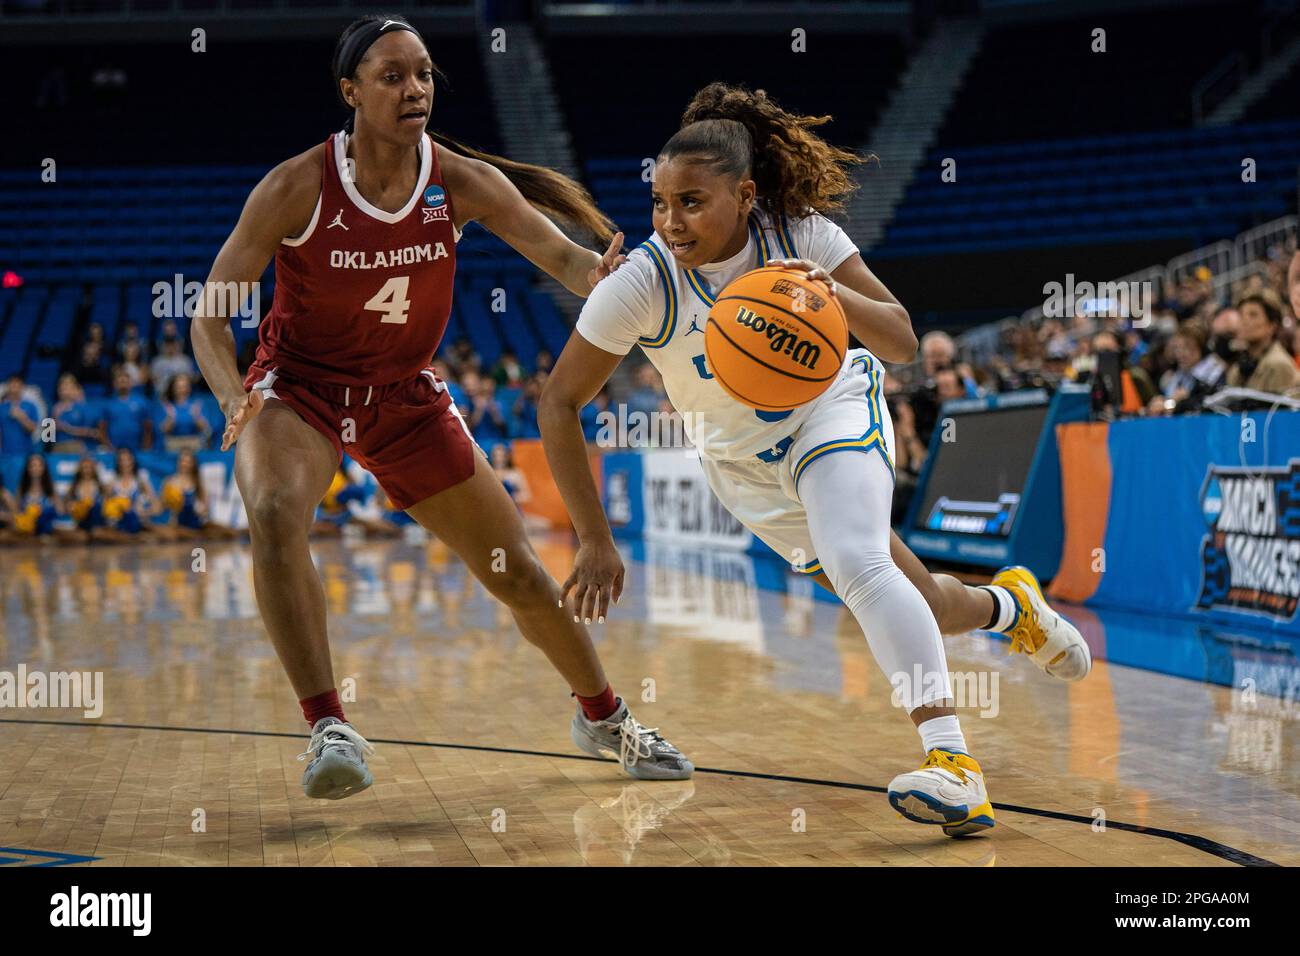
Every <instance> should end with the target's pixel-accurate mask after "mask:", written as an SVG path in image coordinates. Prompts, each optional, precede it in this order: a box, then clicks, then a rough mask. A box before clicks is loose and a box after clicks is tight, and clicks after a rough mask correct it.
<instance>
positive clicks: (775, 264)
mask: <svg viewBox="0 0 1300 956" xmlns="http://www.w3.org/2000/svg"><path fill="white" fill-rule="evenodd" d="M767 265H768V268H769V269H773V268H775V269H790V270H791V271H793V272H806V273H808V278H809V279H816V280H818V281H819V282H825V283H826V285H827V287H828V288H829V289H830V292H831V295H834V294H835V280H834V279H832V278H831V274H830V273H829V272H827V271H826V270H825V269H823V268H822V267H821V266H819V265H818V264H817V263H815V262H812V261H810V260H808V259H771V260H769V261H768V263H767Z"/></svg>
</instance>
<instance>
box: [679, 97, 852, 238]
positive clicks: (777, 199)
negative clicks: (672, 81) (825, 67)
mask: <svg viewBox="0 0 1300 956" xmlns="http://www.w3.org/2000/svg"><path fill="white" fill-rule="evenodd" d="M830 120H831V117H830V116H802V115H799V114H797V113H788V112H786V111H785V110H783V109H782V108H781V107H780V106H779V105H777V103H776V101H775V100H773V99H772V98H771V97H769V96H768V95H767V92H766V91H765V90H753V91H751V90H750V89H748V88H747V87H745V86H743V85H732V84H728V83H721V82H718V83H710V84H709V85H708V86H706V87H704V88H703V89H702V90H700V91H699V92H698V93H696V94H695V96H694V97H693V98H692V99H691V102H690V105H688V106H687V107H686V111H685V112H684V113H683V114H682V127H681V129H679V130H678V131H677V132H676V133H675V134H674V135H673V137H672V139H670V140H668V142H667V143H665V144H664V148H663V149H662V150H661V151H660V153H659V158H660V159H671V158H673V157H674V156H679V155H680V156H686V155H689V156H692V157H698V158H699V161H701V162H705V163H708V164H709V165H711V166H712V167H713V168H714V169H715V170H716V171H717V172H719V173H728V174H730V175H733V176H740V177H744V176H748V178H751V179H753V180H754V184H755V186H756V187H757V190H756V191H757V193H758V198H757V200H756V201H757V202H758V203H759V204H760V205H761V206H763V207H764V208H765V209H766V210H767V211H768V212H769V213H773V214H779V213H785V214H786V215H789V216H804V215H807V213H808V210H809V209H810V208H811V209H813V210H816V211H817V212H819V213H828V212H832V211H835V210H839V209H843V208H844V200H845V199H847V198H848V197H849V196H851V195H852V194H853V192H854V191H855V190H856V189H857V188H858V185H857V183H855V182H854V181H853V178H852V176H850V175H849V167H850V166H855V165H859V164H862V163H866V162H868V161H870V159H872V158H874V157H862V156H859V155H857V154H856V153H853V152H851V151H849V150H846V149H840V148H839V147H837V146H832V145H831V144H830V143H828V142H826V140H824V139H822V138H821V137H820V136H818V135H817V134H816V133H814V132H812V129H813V127H815V126H821V125H823V124H825V123H828V122H830Z"/></svg>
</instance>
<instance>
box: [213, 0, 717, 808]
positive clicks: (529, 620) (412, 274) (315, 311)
mask: <svg viewBox="0 0 1300 956" xmlns="http://www.w3.org/2000/svg"><path fill="white" fill-rule="evenodd" d="M434 69H435V68H434V64H433V61H432V60H431V59H430V57H429V53H428V50H427V49H426V47H425V44H424V41H423V40H422V39H421V37H420V35H419V33H418V32H416V30H415V28H414V27H412V26H411V25H410V24H408V23H407V22H406V21H404V20H402V19H400V18H395V17H373V16H372V17H366V18H363V19H361V20H358V21H356V22H355V23H353V24H351V25H350V26H349V27H348V28H347V29H346V30H345V31H344V32H343V34H342V36H341V37H340V39H339V43H338V46H337V48H336V50H335V54H334V76H335V79H336V89H337V91H338V93H339V95H340V96H341V98H342V99H343V100H344V102H345V104H346V105H347V107H348V108H349V109H351V110H352V111H353V112H352V118H351V119H350V120H349V121H348V124H347V126H346V127H345V129H344V130H343V131H342V132H340V133H335V134H334V135H332V136H330V138H329V139H328V140H326V142H325V143H324V144H322V145H319V146H316V147H314V148H312V149H310V150H308V151H307V152H305V153H301V154H299V155H298V156H295V157H294V158H292V159H290V160H287V161H286V162H283V163H281V164H280V165H279V166H277V167H275V168H274V169H273V170H271V172H269V173H268V174H267V175H266V177H265V178H264V179H263V180H262V181H261V182H260V183H259V184H258V185H257V186H256V187H255V188H254V190H253V192H252V194H251V195H250V196H249V199H248V202H247V204H246V205H245V207H244V211H243V214H242V215H241V216H240V219H239V222H238V223H237V224H236V226H235V229H234V231H233V232H232V233H231V235H230V237H229V238H228V239H227V240H226V243H225V245H224V246H223V247H222V249H221V251H220V253H219V254H218V256H217V259H216V261H215V262H214V263H213V266H212V271H211V274H210V276H209V280H208V281H209V285H208V289H209V290H214V289H220V288H233V286H230V285H228V283H253V282H256V281H257V280H258V279H259V278H260V276H261V275H262V272H263V270H264V269H265V268H266V264H267V262H268V260H269V259H270V258H271V257H272V255H274V257H275V271H276V286H275V300H274V303H273V305H272V308H271V311H270V314H269V315H268V316H267V317H266V319H265V321H264V322H263V324H262V327H261V331H260V341H259V343H258V348H257V357H256V360H255V362H254V364H253V366H252V367H251V368H250V369H249V371H248V374H247V375H246V376H245V377H244V378H243V379H242V380H241V378H240V375H239V372H238V367H237V365H236V362H235V352H234V340H233V336H232V335H231V333H230V329H229V324H228V316H229V312H230V307H229V304H228V303H226V304H222V305H216V304H214V300H215V298H216V297H215V296H208V297H205V301H204V303H203V304H202V305H201V306H200V308H199V311H198V314H197V315H196V317H195V321H194V323H193V339H194V354H195V357H196V358H197V360H198V362H199V365H200V367H201V368H202V370H203V375H204V377H205V378H206V380H207V382H208V385H209V386H210V387H211V389H212V392H213V394H214V395H216V396H217V398H218V400H219V401H220V402H221V406H222V409H223V410H224V412H225V414H226V430H225V434H224V436H223V438H222V448H229V447H231V446H232V445H233V444H234V443H235V442H236V441H238V448H237V454H236V461H235V477H236V482H237V484H238V486H239V491H240V495H241V497H242V498H243V502H244V507H245V509H246V511H247V514H248V522H249V532H250V535H251V538H252V550H253V581H254V588H255V591H256V594H257V602H258V607H259V609H260V611H261V613H262V619H263V621H264V622H265V624H266V628H267V630H268V631H269V632H270V635H271V640H272V642H273V643H274V644H275V648H276V652H277V654H278V655H279V657H280V661H281V663H282V664H283V666H284V669H285V671H286V673H287V674H288V676H289V680H290V682H291V683H292V684H293V687H294V690H295V691H296V692H297V694H298V697H299V700H300V703H301V704H302V710H303V715H304V716H305V717H306V719H307V723H308V725H310V726H311V728H312V730H311V743H310V745H309V747H308V752H307V753H306V754H303V758H304V759H306V758H310V763H309V764H308V767H307V769H306V771H305V773H304V775H303V791H304V792H305V793H306V794H307V796H309V797H324V798H329V799H338V798H341V797H347V796H351V795H352V794H354V793H358V792H360V791H361V790H364V789H365V788H366V787H368V786H370V784H371V782H372V780H373V778H372V775H371V773H370V771H369V769H368V768H367V766H366V760H365V757H366V754H368V753H370V752H372V751H373V748H372V747H371V746H370V744H369V743H368V742H367V741H366V740H365V739H364V738H363V737H362V736H361V735H360V734H359V733H358V732H357V731H356V730H355V729H354V728H353V727H352V725H351V724H350V723H348V722H347V719H346V717H345V715H344V713H343V709H342V707H341V706H340V703H339V697H338V693H337V690H336V687H335V682H334V674H333V670H332V667H331V662H330V649H329V642H328V640H327V637H326V622H325V599H324V592H323V590H322V587H321V582H320V578H319V576H318V575H317V573H316V570H315V568H314V566H313V564H312V560H311V554H310V552H309V549H308V541H307V532H308V528H309V526H310V524H311V520H312V515H313V513H314V511H315V508H316V505H317V504H318V503H319V502H320V500H321V498H322V497H323V496H324V494H325V492H326V490H327V489H328V488H329V485H330V481H331V480H332V479H333V477H334V473H335V470H336V469H337V467H338V464H339V461H340V460H341V457H342V455H343V453H344V451H346V452H347V454H348V455H350V456H351V457H352V458H354V459H355V460H356V461H358V462H360V464H361V465H362V466H364V467H365V468H367V469H368V470H369V471H370V472H371V473H372V474H373V475H374V476H375V478H376V480H377V481H378V482H379V484H380V485H381V486H382V487H383V489H384V492H385V493H386V494H387V495H388V497H389V498H390V499H391V500H392V501H393V503H394V504H395V505H396V506H397V507H400V508H403V509H404V510H406V511H407V513H409V514H410V515H411V516H412V517H413V518H415V520H416V521H418V522H419V523H420V524H421V525H423V526H424V527H425V528H427V529H428V530H429V531H431V532H432V533H433V534H435V535H437V536H438V537H439V538H440V539H441V540H442V541H444V542H445V543H446V544H447V545H448V546H450V547H451V548H452V549H453V550H454V551H455V552H456V553H457V554H458V555H459V556H460V557H461V559H462V560H463V561H464V562H465V564H466V565H467V566H468V567H469V569H470V570H471V571H472V572H473V573H474V575H475V576H476V577H477V578H478V579H479V580H480V581H482V582H483V584H484V586H486V587H487V589H488V590H489V591H490V592H491V593H492V594H493V595H494V596H495V597H497V598H498V599H499V600H501V601H502V602H504V603H505V604H506V605H507V606H508V607H509V608H510V610H511V612H512V613H513V615H514V618H515V621H516V622H517V623H518V625H519V629H520V631H521V632H522V633H523V634H524V636H525V637H526V638H527V639H528V640H529V641H531V642H532V643H533V644H536V645H537V646H538V647H539V648H541V650H542V651H543V653H545V654H546V656H547V657H548V658H549V659H550V661H551V663H552V664H553V665H554V666H555V668H556V669H557V670H558V671H559V672H560V674H561V675H562V676H563V678H564V679H565V680H566V681H568V684H569V687H570V688H571V689H572V691H573V694H574V696H576V697H577V698H578V703H579V706H578V708H577V713H576V715H575V717H574V720H573V723H572V727H571V736H572V739H573V741H574V743H575V744H577V745H578V746H579V747H580V748H581V749H583V750H585V751H587V752H588V753H591V754H595V755H598V756H599V755H602V754H609V755H614V756H617V757H618V759H619V760H620V762H621V764H622V765H623V767H624V769H625V770H626V771H627V772H628V773H629V774H631V775H632V776H635V777H639V778H642V779H671V780H680V779H684V778H686V777H689V776H690V775H691V773H692V771H693V769H694V768H693V766H692V765H691V762H690V761H689V760H687V759H686V758H685V757H684V756H683V755H682V754H681V753H680V752H679V751H678V750H677V749H676V748H675V747H673V746H672V745H671V744H670V743H668V742H667V741H665V740H664V739H663V738H662V737H661V736H660V735H659V734H658V733H656V732H655V730H654V729H652V728H647V727H644V726H642V725H641V724H640V723H638V722H637V721H636V720H635V719H634V718H633V717H632V716H631V714H630V713H629V712H628V708H627V705H626V704H624V703H623V702H622V700H620V699H618V698H616V697H615V696H614V693H613V691H612V689H611V688H610V686H609V682H608V681H607V680H606V678H605V673H604V671H603V669H602V667H601V664H600V660H599V659H598V657H597V656H596V652H595V649H594V648H593V647H592V644H591V639H590V637H589V636H588V634H587V631H586V629H585V628H584V626H583V623H582V622H580V621H579V619H578V618H577V617H576V616H575V615H574V614H573V612H572V611H566V610H564V609H563V603H562V602H561V600H560V591H559V588H558V587H557V586H556V584H555V582H554V581H553V580H552V579H551V578H550V576H549V575H548V574H547V573H546V571H545V570H544V569H543V567H542V565H541V563H540V562H539V560H538V558H537V556H536V554H535V553H534V552H533V550H532V548H531V546H530V545H529V543H528V540H527V538H526V537H525V534H524V528H523V524H522V522H521V521H520V518H519V515H518V512H517V511H516V509H515V507H514V505H513V503H512V502H511V500H510V496H509V495H508V494H507V492H506V490H505V489H504V488H503V487H502V485H501V482H500V481H499V480H498V479H497V477H496V475H495V473H494V472H493V470H492V467H491V466H490V465H489V464H488V462H487V460H486V459H485V458H484V456H483V454H482V452H481V451H480V450H479V449H478V448H477V446H476V445H475V444H474V442H473V440H472V439H471V437H470V435H469V432H468V430H467V429H466V427H465V423H464V421H463V420H462V419H461V417H460V414H459V413H458V412H457V410H456V408H455V406H454V405H453V404H452V401H451V398H450V396H449V395H448V392H447V389H446V386H445V385H444V384H443V383H442V382H441V381H439V380H438V378H437V376H436V375H435V374H434V372H433V370H432V368H431V367H430V362H431V361H432V359H433V355H434V351H435V350H436V349H437V348H438V344H439V343H440V341H441V340H442V335H443V332H444V330H445V328H446V325H447V318H448V315H449V313H450V309H451V296H452V277H453V274H454V272H455V268H456V240H457V239H458V238H459V236H460V230H461V228H462V227H463V226H464V225H465V223H467V222H470V221H472V220H477V221H478V222H480V223H481V224H482V225H483V226H484V227H486V228H487V229H489V230H490V231H492V232H493V233H495V234H496V235H497V236H499V237H501V238H502V239H503V240H504V241H506V242H508V243H509V244H510V245H511V246H513V247H514V248H515V249H517V250H519V252H520V253H521V254H522V255H524V256H525V257H527V258H528V259H529V260H530V261H532V262H534V263H536V264H537V265H538V266H539V267H541V268H542V269H545V270H546V271H547V272H548V273H550V274H551V275H552V276H554V277H555V278H556V279H557V280H559V281H560V282H562V283H563V284H564V285H565V286H566V287H567V288H568V289H570V290H571V291H573V292H574V293H575V294H577V295H580V296H586V295H587V294H588V292H590V290H591V289H592V287H593V286H594V285H595V283H596V282H597V281H599V280H600V279H601V278H602V277H603V276H605V275H608V274H609V272H610V271H611V269H613V268H614V267H616V266H617V265H618V264H619V263H620V262H621V261H622V257H620V256H618V254H617V250H618V249H619V248H620V247H621V244H622V234H621V233H620V234H617V235H614V236H613V237H612V242H611V245H610V247H609V251H608V252H607V253H606V255H605V256H604V257H602V256H599V255H597V254H596V253H594V252H591V251H589V250H587V249H584V248H582V247H581V246H578V245H577V244H575V243H573V242H571V241H569V240H568V239H567V238H566V237H565V236H564V234H563V233H562V232H561V231H560V230H559V229H558V228H557V227H556V226H555V225H554V224H553V223H552V222H551V221H550V220H549V219H547V218H546V216H544V215H543V214H542V213H541V212H540V211H539V209H543V210H546V211H548V212H551V213H552V214H554V215H556V216H558V217H561V218H564V219H566V220H568V221H570V222H572V223H575V224H576V225H579V226H582V227H585V228H588V229H591V230H592V231H594V232H596V233H597V234H598V235H603V236H606V237H609V235H610V233H611V231H612V230H611V229H610V224H609V221H608V220H607V219H606V218H605V217H604V216H603V215H602V214H601V213H600V212H599V210H597V209H596V207H595V206H594V204H593V203H592V202H591V199H590V197H589V196H588V195H587V194H586V192H585V191H584V190H583V189H582V187H581V186H579V185H577V184H576V183H574V182H573V181H572V180H569V179H567V178H566V177H564V176H561V175H560V174H558V173H556V172H554V171H552V170H548V169H543V168H541V167H537V166H528V165H525V164H521V163H514V162H511V161H510V160H506V159H502V158H501V157H497V156H490V155H487V154H484V153H479V152H477V151H474V150H471V149H469V148H468V147H465V146H462V145H461V144H459V143H456V142H455V141H454V140H450V139H448V138H446V137H443V136H434V135H431V134H429V133H428V132H426V129H425V127H426V124H427V122H428V119H429V111H430V109H431V107H432V105H433V97H434V76H435V73H434ZM588 623H590V622H588Z"/></svg>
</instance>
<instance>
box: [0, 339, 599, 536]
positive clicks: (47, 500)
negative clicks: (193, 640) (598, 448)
mask: <svg viewBox="0 0 1300 956" xmlns="http://www.w3.org/2000/svg"><path fill="white" fill-rule="evenodd" d="M160 331H161V334H160V336H159V338H158V340H157V341H156V342H152V343H151V342H147V341H145V340H144V339H143V338H142V337H141V334H140V330H139V326H138V325H137V324H136V323H133V322H128V323H126V324H125V325H124V327H123V329H122V331H121V334H120V335H119V337H118V341H117V342H115V343H111V344H110V343H108V342H106V341H105V336H104V330H103V328H102V327H101V326H99V325H98V324H97V323H93V322H92V323H90V325H89V326H88V328H87V329H86V333H85V336H84V338H83V339H82V341H81V342H80V343H78V344H77V345H76V346H75V347H74V348H73V350H72V351H73V354H74V355H75V358H74V359H73V361H71V362H70V363H68V364H67V365H66V366H65V368H64V369H63V370H62V371H61V373H60V374H59V376H58V380H57V386H56V394H55V395H53V396H47V395H45V394H43V392H42V390H41V389H40V388H38V387H36V386H34V385H32V384H30V383H28V382H27V381H25V380H24V379H23V377H22V376H20V375H13V376H10V377H9V379H8V380H7V381H5V382H4V383H3V391H2V392H0V462H3V461H5V460H6V459H8V460H9V461H10V462H11V463H13V462H15V461H17V460H18V459H19V458H21V470H19V469H18V468H17V466H13V465H11V467H10V468H9V469H7V471H8V472H10V473H13V474H16V478H15V479H13V480H10V481H7V482H5V481H0V543H4V542H14V541H23V540H29V539H32V538H38V539H41V540H46V541H54V542H68V543H76V542H82V543H84V542H112V541H127V540H133V539H139V538H140V537H144V538H152V539H175V538H178V537H193V536H197V535H204V536H215V537H225V536H229V535H230V534H231V532H230V531H229V529H228V528H225V527H222V526H220V525H217V524H214V523H213V522H212V521H211V519H210V514H209V509H208V500H207V497H208V496H207V492H206V490H205V488H204V486H203V482H202V481H201V480H200V456H202V455H203V454H204V453H205V452H213V451H215V450H216V449H217V448H218V447H219V444H220V433H221V431H222V429H223V426H224V416H223V415H222V413H221V410H220V408H219V407H218V404H217V402H216V400H215V399H214V398H213V397H212V396H211V395H210V394H209V393H208V392H207V390H206V386H205V385H204V383H203V380H202V377H201V376H200V375H199V374H198V368H197V365H196V364H195V362H194V359H193V357H192V356H191V355H190V353H189V351H188V348H187V344H186V342H185V339H184V338H183V336H182V335H181V332H180V328H179V327H178V325H177V323H176V322H175V321H174V320H171V319H167V320H164V322H163V323H162V325H161V329H160ZM251 359H252V356H251V355H250V354H247V353H246V354H244V355H242V356H241V363H242V367H245V368H246V367H247V365H248V364H249V363H250V362H251ZM552 363H553V357H552V356H551V354H550V353H549V352H546V351H542V352H540V353H538V355H537V356H536V357H535V359H534V361H533V363H532V366H531V368H528V367H526V366H525V365H524V363H523V361H522V360H521V359H520V357H519V356H517V355H516V354H514V353H513V352H512V351H510V350H506V351H504V352H502V354H501V356H500V357H499V358H498V359H497V360H496V361H495V362H494V363H492V365H491V366H490V367H487V368H485V367H484V363H483V362H482V360H481V359H480V357H479V356H478V355H477V354H476V353H475V352H474V349H473V347H472V346H471V345H470V343H469V341H468V340H467V339H461V340H459V341H457V342H455V343H454V344H452V346H451V347H450V348H449V349H447V350H446V351H445V354H444V355H442V356H440V357H438V358H436V359H435V360H434V362H433V365H434V368H435V370H436V373H437V374H438V376H439V377H440V378H441V379H442V380H443V381H445V382H446V383H447V386H448V390H449V391H450V392H451V394H452V397H453V399H454V400H455V401H456V404H457V406H458V407H459V408H460V409H461V411H462V414H463V415H464V417H465V419H466V422H467V423H468V425H469V427H470V430H471V431H472V433H473V435H474V438H475V440H476V441H477V442H478V443H479V444H480V445H481V446H482V447H483V450H484V451H485V452H486V453H487V455H488V457H489V459H490V460H491V462H492V464H493V467H494V468H495V469H496V470H497V471H498V473H499V474H500V475H501V477H502V481H503V483H504V484H505V486H506V488H507V490H508V491H509V492H510V494H511V496H512V497H513V498H514V499H515V500H516V502H517V503H519V504H521V505H522V504H523V503H524V502H526V501H527V500H528V499H529V497H530V496H531V489H530V488H529V487H528V482H527V479H526V477H525V476H524V475H523V473H522V472H520V471H519V469H518V468H516V467H515V464H514V461H513V452H512V448H511V442H512V441H514V440H516V439H527V438H538V437H540V433H539V431H538V427H537V402H538V399H539V398H540V396H541V392H542V388H543V386H544V385H545V384H546V376H547V374H548V372H549V370H550V368H551V365H552ZM608 402H609V397H608V395H607V394H604V393H602V395H600V396H598V398H597V400H596V401H595V402H593V403H592V404H591V405H589V406H588V407H587V408H585V409H584V410H583V413H582V421H583V428H584V431H585V433H586V435H587V437H588V439H589V440H593V441H594V440H595V437H596V433H597V430H598V421H597V415H598V412H599V410H600V409H602V408H604V407H606V406H607V405H608ZM159 452H161V453H163V454H162V455H159V454H157V453H159ZM50 454H56V455H78V456H80V458H79V459H78V461H77V468H76V471H75V475H74V477H72V479H71V481H70V482H67V481H60V482H56V476H55V474H54V473H53V469H52V467H51V459H49V458H48V457H47V456H48V455H50ZM141 454H147V455H148V456H149V459H150V461H151V462H154V463H157V462H159V461H166V462H172V461H174V462H175V465H174V467H168V468H166V469H165V470H166V471H167V472H169V473H168V474H165V475H151V474H150V473H149V470H148V469H146V468H141V467H140V466H139V464H138V461H137V458H138V456H139V455H141ZM223 470H224V469H223ZM64 484H66V485H67V487H66V489H62V488H61V487H60V486H62V485H64ZM410 523H411V519H410V518H409V517H408V516H407V515H406V514H405V513H403V512H399V511H394V510H393V509H392V508H391V506H390V503H389V502H388V501H387V499H386V498H385V497H384V494H383V491H382V489H379V488H378V486H377V485H376V484H375V482H374V480H373V478H370V477H369V476H368V475H367V474H366V473H365V472H364V471H363V470H362V469H360V467H359V466H357V465H356V464H355V463H353V462H351V461H350V459H345V460H344V462H343V464H342V465H340V468H339V471H338V474H337V475H336V476H335V479H334V483H333V485H332V486H331V488H330V490H329V492H328V493H327V494H326V496H325V499H324V501H322V503H321V506H320V508H319V509H318V512H317V521H316V523H315V525H314V527H313V531H314V532H315V533H317V534H321V535H337V534H341V533H343V532H345V531H347V530H348V528H349V526H355V527H358V528H360V529H362V530H363V531H364V532H367V533H372V534H378V535H393V534H397V533H400V532H401V530H402V529H403V527H404V526H406V525H409V524H410Z"/></svg>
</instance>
